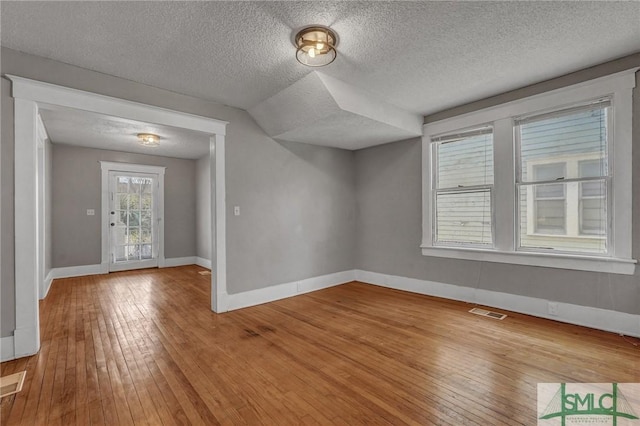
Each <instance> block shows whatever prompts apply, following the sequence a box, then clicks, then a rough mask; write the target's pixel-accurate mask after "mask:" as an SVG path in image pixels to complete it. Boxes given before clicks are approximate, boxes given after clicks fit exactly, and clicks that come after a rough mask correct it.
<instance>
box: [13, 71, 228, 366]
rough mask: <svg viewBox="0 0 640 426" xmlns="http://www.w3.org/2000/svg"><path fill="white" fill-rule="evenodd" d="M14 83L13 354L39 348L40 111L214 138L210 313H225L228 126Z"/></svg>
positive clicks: (24, 82)
mask: <svg viewBox="0 0 640 426" xmlns="http://www.w3.org/2000/svg"><path fill="white" fill-rule="evenodd" d="M5 77H7V78H8V79H9V80H11V82H12V96H13V98H14V114H15V115H14V126H15V158H14V159H15V235H16V239H15V287H16V293H15V294H16V306H15V308H16V328H15V330H14V335H13V338H14V355H15V357H16V358H19V357H23V356H28V355H33V354H35V353H37V352H38V350H39V349H40V330H39V329H40V319H39V314H38V294H39V287H40V286H41V283H40V280H41V275H42V271H40V269H41V266H40V264H39V263H40V262H39V260H38V257H39V256H38V254H39V253H40V245H41V244H40V241H42V238H41V237H42V236H41V235H40V233H41V231H40V229H39V224H38V217H39V209H40V208H41V206H40V205H39V203H38V179H40V178H41V176H42V175H43V170H42V169H41V167H40V165H39V164H38V146H37V145H38V142H37V141H38V135H37V123H38V110H39V109H40V108H42V109H61V108H63V109H66V108H73V109H79V110H83V111H88V112H94V113H98V114H106V115H110V116H115V117H121V118H127V119H130V120H137V121H143V122H146V123H155V124H164V125H167V126H173V127H178V128H182V129H189V130H195V131H199V132H203V133H207V134H209V135H210V144H209V146H210V149H209V152H210V161H211V192H212V194H211V234H212V235H211V248H212V250H211V256H212V259H211V260H212V267H213V273H212V274H211V309H212V310H213V311H215V312H225V311H226V310H227V282H226V215H225V209H226V205H225V174H224V170H225V167H224V165H225V159H224V144H225V134H226V125H227V124H228V123H227V122H225V121H220V120H216V119H213V118H208V117H201V116H197V115H192V114H187V113H183V112H179V111H173V110H169V109H164V108H159V107H156V106H151V105H146V104H141V103H137V102H132V101H127V100H123V99H118V98H113V97H109V96H104V95H98V94H95V93H91V92H85V91H82V90H77V89H70V88H67V87H63V86H57V85H54V84H49V83H44V82H40V81H36V80H31V79H26V78H23V77H18V76H13V75H6V76H5Z"/></svg>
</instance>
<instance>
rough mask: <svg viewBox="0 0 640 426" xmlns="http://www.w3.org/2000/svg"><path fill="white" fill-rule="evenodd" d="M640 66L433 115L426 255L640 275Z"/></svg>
mask: <svg viewBox="0 0 640 426" xmlns="http://www.w3.org/2000/svg"><path fill="white" fill-rule="evenodd" d="M635 72H636V70H635V69H631V70H628V71H625V72H620V73H617V74H614V75H611V76H606V77H601V78H597V79H594V80H590V81H588V82H583V83H580V84H576V85H572V86H568V87H564V88H561V89H556V90H552V91H549V92H546V93H541V94H537V95H534V96H530V97H527V98H522V99H518V100H514V101H510V102H505V103H501V104H497V105H491V106H488V107H486V108H482V109H479V110H474V111H471V112H466V113H462V114H459V115H454V116H450V117H445V118H442V119H437V120H435V121H430V120H426V122H425V125H424V136H423V138H422V165H423V169H422V185H423V186H422V188H423V196H422V241H421V244H420V249H421V251H422V254H423V255H424V256H433V257H443V258H453V259H468V260H475V261H488V262H498V263H509V264H517V265H527V266H540V267H551V268H561V269H575V270H583V271H598V272H612V273H620V274H633V273H634V271H635V264H636V260H634V259H633V257H632V241H633V240H632V236H633V232H632V184H631V182H632V174H633V167H632V123H633V108H632V106H633V89H634V87H635V85H636V74H635Z"/></svg>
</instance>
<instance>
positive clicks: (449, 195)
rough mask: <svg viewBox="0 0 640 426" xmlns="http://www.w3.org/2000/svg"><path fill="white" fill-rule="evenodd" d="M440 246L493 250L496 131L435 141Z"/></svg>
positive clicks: (483, 130)
mask: <svg viewBox="0 0 640 426" xmlns="http://www.w3.org/2000/svg"><path fill="white" fill-rule="evenodd" d="M433 148H434V151H435V156H434V161H435V162H436V167H434V170H435V171H436V173H435V176H434V179H433V182H434V184H435V188H434V190H433V196H434V200H433V203H434V206H435V208H434V210H435V215H434V220H435V223H434V231H435V232H434V237H435V238H434V240H435V243H436V244H445V245H466V246H479V247H482V246H492V245H493V229H492V228H493V219H492V211H493V209H492V202H491V199H492V191H493V129H492V128H491V127H485V128H479V129H473V130H470V131H466V132H464V133H459V134H452V135H446V136H442V137H439V138H435V139H434V145H433Z"/></svg>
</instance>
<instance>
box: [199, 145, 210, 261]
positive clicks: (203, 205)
mask: <svg viewBox="0 0 640 426" xmlns="http://www.w3.org/2000/svg"><path fill="white" fill-rule="evenodd" d="M210 163H211V161H210V159H209V157H208V156H207V157H202V158H201V159H199V160H198V161H196V256H198V257H201V258H202V259H206V260H211V180H210V176H211V164H210Z"/></svg>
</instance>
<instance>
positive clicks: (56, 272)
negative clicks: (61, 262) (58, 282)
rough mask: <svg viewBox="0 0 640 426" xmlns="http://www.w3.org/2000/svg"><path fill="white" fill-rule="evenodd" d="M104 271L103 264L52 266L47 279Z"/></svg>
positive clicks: (81, 275) (96, 273)
mask: <svg viewBox="0 0 640 426" xmlns="http://www.w3.org/2000/svg"><path fill="white" fill-rule="evenodd" d="M104 273H105V272H104V268H103V266H102V265H101V264H97V265H82V266H66V267H64V268H52V269H51V271H50V272H49V275H48V276H47V279H51V280H54V279H56V278H72V277H83V276H85V275H99V274H104ZM49 285H50V284H49ZM47 291H48V290H47ZM45 295H46V294H45Z"/></svg>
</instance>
